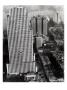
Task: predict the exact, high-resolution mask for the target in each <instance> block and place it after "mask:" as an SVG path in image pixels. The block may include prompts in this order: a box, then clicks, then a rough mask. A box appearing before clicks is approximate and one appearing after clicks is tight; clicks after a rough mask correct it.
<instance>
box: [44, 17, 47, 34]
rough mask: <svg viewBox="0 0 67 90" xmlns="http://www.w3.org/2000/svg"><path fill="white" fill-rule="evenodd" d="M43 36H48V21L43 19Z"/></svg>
mask: <svg viewBox="0 0 67 90" xmlns="http://www.w3.org/2000/svg"><path fill="white" fill-rule="evenodd" d="M43 34H44V35H47V19H46V18H45V17H44V18H43Z"/></svg>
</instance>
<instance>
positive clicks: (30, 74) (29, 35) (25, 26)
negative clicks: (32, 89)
mask: <svg viewBox="0 0 67 90" xmlns="http://www.w3.org/2000/svg"><path fill="white" fill-rule="evenodd" d="M2 32H3V40H2V42H3V63H2V64H3V73H2V76H3V82H64V6H63V5H4V6H3V30H2Z"/></svg>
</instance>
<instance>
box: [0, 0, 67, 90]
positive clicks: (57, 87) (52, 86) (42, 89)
mask: <svg viewBox="0 0 67 90" xmlns="http://www.w3.org/2000/svg"><path fill="white" fill-rule="evenodd" d="M3 5H64V23H65V82H59V83H58V82H56V83H55V82H53V83H52V82H49V83H45V82H44V83H35V82H34V83H33V82H30V83H17V82H16V83H3V82H2V53H3V52H2V51H3V50H2V46H3V45H2V38H3V35H2V32H3V22H2V21H3ZM66 21H67V3H66V0H0V90H9V89H10V90H12V89H16V90H19V89H23V90H24V89H25V90H26V89H27V90H28V89H29V90H34V89H36V90H63V89H64V90H66V82H67V78H66V77H67V73H66V68H67V66H66V62H67V60H66V59H67V55H66V50H67V40H66V36H67V35H66V33H67V27H66V26H67V25H66V24H67V22H66Z"/></svg>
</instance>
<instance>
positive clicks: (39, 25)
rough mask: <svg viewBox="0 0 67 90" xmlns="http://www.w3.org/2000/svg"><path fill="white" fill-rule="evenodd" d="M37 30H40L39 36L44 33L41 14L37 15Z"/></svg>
mask: <svg viewBox="0 0 67 90" xmlns="http://www.w3.org/2000/svg"><path fill="white" fill-rule="evenodd" d="M37 32H38V36H39V35H41V34H42V18H41V16H37Z"/></svg>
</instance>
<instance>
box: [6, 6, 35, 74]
mask: <svg viewBox="0 0 67 90" xmlns="http://www.w3.org/2000/svg"><path fill="white" fill-rule="evenodd" d="M7 30H8V48H9V60H10V63H9V67H8V73H9V74H10V73H17V74H18V73H27V72H35V61H33V31H32V30H29V28H28V12H27V9H26V8H24V7H15V8H11V10H10V16H9V18H8V26H7Z"/></svg>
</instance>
